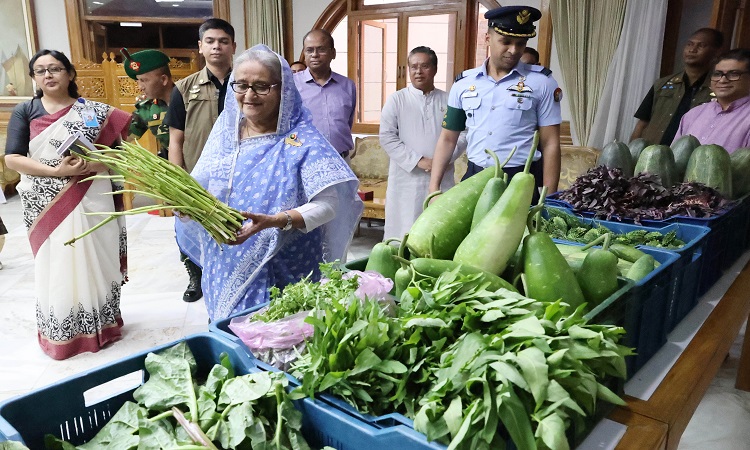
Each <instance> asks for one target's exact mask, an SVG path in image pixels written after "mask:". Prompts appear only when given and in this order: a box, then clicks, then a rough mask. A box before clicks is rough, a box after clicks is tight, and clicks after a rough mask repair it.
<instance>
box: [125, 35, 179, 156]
mask: <svg viewBox="0 0 750 450" xmlns="http://www.w3.org/2000/svg"><path fill="white" fill-rule="evenodd" d="M120 52H121V53H122V55H123V56H124V57H125V59H124V61H123V67H124V68H125V73H127V74H128V76H129V77H130V78H132V79H134V80H136V81H137V82H138V88H139V89H140V90H141V92H143V94H144V96H145V97H146V99H145V100H141V101H139V102H137V103H136V104H135V111H134V112H133V119H132V120H131V122H130V134H131V135H133V136H135V137H138V138H139V137H141V136H143V134H144V133H145V132H146V131H147V130H150V131H151V133H152V134H153V135H154V136H156V142H157V143H158V144H159V156H161V157H162V158H167V154H168V151H169V127H168V126H167V125H166V124H164V123H163V120H164V115H165V114H166V113H167V107H168V106H169V98H170V95H171V94H172V89H173V88H174V82H173V81H172V73H171V72H170V70H169V56H167V55H165V54H164V53H162V52H160V51H158V50H143V51H140V52H137V53H133V54H130V53H129V52H128V49H126V48H123V49H122V50H120Z"/></svg>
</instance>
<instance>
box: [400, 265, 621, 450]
mask: <svg viewBox="0 0 750 450" xmlns="http://www.w3.org/2000/svg"><path fill="white" fill-rule="evenodd" d="M450 276H451V275H448V274H447V277H450ZM443 281H444V280H438V281H437V282H436V285H438V284H440V283H442V282H443ZM421 283H422V284H423V288H424V281H422V282H421ZM443 285H444V284H443ZM422 290H423V289H422ZM496 294H501V295H489V294H483V296H484V297H485V299H484V300H483V301H482V302H476V301H475V300H472V301H471V302H470V303H471V304H472V307H473V308H475V312H474V313H472V314H471V315H470V316H469V321H468V323H467V324H466V325H465V326H464V327H462V331H463V333H462V334H461V335H460V336H459V337H458V339H456V340H455V341H454V343H453V344H452V345H450V346H449V347H448V348H447V349H446V351H445V352H444V353H443V355H442V356H441V358H440V365H439V366H438V367H435V368H433V369H432V371H433V374H434V376H433V382H432V385H431V388H430V391H429V392H428V393H427V395H425V396H424V397H423V398H422V399H421V400H420V405H421V408H420V410H419V411H418V412H417V414H416V417H415V419H414V427H415V429H416V430H418V431H420V432H422V433H424V434H425V435H427V438H428V439H429V440H438V441H440V442H443V443H445V444H447V445H448V448H449V449H472V450H473V449H498V448H500V449H502V448H505V444H506V441H507V440H508V439H510V440H512V441H513V442H514V444H515V445H516V447H517V448H519V449H536V448H542V449H545V448H549V449H568V448H569V442H570V441H575V439H576V437H577V435H579V434H581V433H583V432H584V431H585V430H586V426H587V423H586V419H587V418H589V417H591V416H593V415H595V413H596V409H597V401H598V400H604V401H606V402H611V403H615V404H623V403H622V400H621V399H619V397H618V396H617V395H616V394H614V393H613V391H612V390H611V389H610V388H609V387H607V386H606V385H605V384H603V383H604V382H605V380H613V379H614V378H615V377H621V378H624V376H625V363H624V357H625V356H626V355H629V354H631V350H630V349H628V348H626V347H623V346H621V345H618V344H617V342H618V340H619V339H620V337H621V336H622V334H624V330H623V329H622V328H618V327H612V326H607V325H593V324H588V323H586V321H585V320H584V319H583V308H582V307H579V308H577V309H576V310H575V311H574V312H573V313H572V314H571V313H570V312H569V309H568V308H567V307H566V306H565V305H564V304H563V303H561V302H559V301H557V302H553V303H549V302H537V301H534V300H531V299H526V298H524V297H522V296H521V295H519V294H516V293H513V292H510V291H504V292H501V291H499V292H498V293H496ZM487 298H489V299H492V300H491V301H487ZM456 307H458V304H457V305H456ZM456 312H458V310H456ZM476 312H481V315H480V316H479V319H477V316H476V315H475V314H476Z"/></svg>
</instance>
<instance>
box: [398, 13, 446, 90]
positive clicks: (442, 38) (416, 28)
mask: <svg viewBox="0 0 750 450" xmlns="http://www.w3.org/2000/svg"><path fill="white" fill-rule="evenodd" d="M407 24H408V37H407V48H408V51H411V50H412V49H413V48H414V47H418V46H422V45H424V46H427V47H430V48H431V49H432V50H434V51H435V54H437V57H438V71H437V74H436V75H435V87H436V88H438V89H442V90H444V91H448V89H450V85H451V84H452V83H453V69H454V66H455V60H454V55H455V42H456V38H455V37H456V13H445V14H430V15H420V16H409V17H408V21H407ZM405 64H406V62H405ZM407 74H408V71H407ZM407 83H408V84H411V80H409V79H408V76H407Z"/></svg>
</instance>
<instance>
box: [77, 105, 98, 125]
mask: <svg viewBox="0 0 750 450" xmlns="http://www.w3.org/2000/svg"><path fill="white" fill-rule="evenodd" d="M81 119H83V125H84V126H86V127H87V128H97V127H98V126H99V121H98V120H96V113H95V112H94V110H93V109H91V108H84V109H82V110H81Z"/></svg>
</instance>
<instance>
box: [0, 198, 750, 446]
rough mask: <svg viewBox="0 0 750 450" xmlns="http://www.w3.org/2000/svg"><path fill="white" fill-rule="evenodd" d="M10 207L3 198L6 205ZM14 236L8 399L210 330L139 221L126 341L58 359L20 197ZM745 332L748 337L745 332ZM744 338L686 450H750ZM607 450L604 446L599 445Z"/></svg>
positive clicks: (7, 261)
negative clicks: (742, 373)
mask: <svg viewBox="0 0 750 450" xmlns="http://www.w3.org/2000/svg"><path fill="white" fill-rule="evenodd" d="M0 201H2V199H0ZM0 216H1V217H2V218H3V221H4V222H5V225H6V227H7V228H8V231H9V233H8V234H7V235H6V238H7V239H6V243H5V247H4V248H3V249H2V251H0V261H1V262H2V264H3V266H4V268H3V269H2V270H0V348H1V349H2V351H0V401H2V400H5V399H7V398H10V397H13V396H16V395H20V394H23V393H26V392H29V391H31V390H34V389H37V388H40V387H42V386H45V385H48V384H51V383H54V382H56V381H58V380H60V379H62V378H65V377H68V376H71V375H74V374H76V373H79V372H83V371H85V370H87V369H91V368H94V367H98V366H101V365H105V364H108V363H110V362H111V361H114V360H117V359H120V358H123V357H126V356H129V355H131V354H133V353H135V352H137V351H142V350H145V349H148V348H151V347H154V346H156V345H159V344H163V343H168V342H171V341H174V340H176V339H179V338H181V337H182V336H186V335H189V334H193V333H196V332H202V331H207V329H208V327H207V317H208V316H207V314H206V309H205V305H204V304H203V302H202V301H198V302H195V303H185V302H183V301H182V292H183V290H184V289H185V286H186V285H187V274H186V273H185V270H184V268H183V266H182V264H181V263H180V261H179V259H178V254H177V253H178V252H177V246H176V244H175V241H174V237H173V236H174V235H173V231H172V221H173V219H171V218H161V217H158V216H152V215H146V214H144V215H139V216H131V217H128V219H127V224H128V242H129V250H128V264H129V278H130V281H129V282H128V283H127V284H126V285H125V286H124V287H123V291H122V305H121V307H122V317H123V320H124V321H125V327H124V328H123V339H122V340H121V341H119V342H116V343H115V344H114V345H112V346H110V347H108V348H106V349H104V350H101V351H99V352H97V353H86V354H82V355H78V356H75V357H73V358H70V359H67V360H65V361H55V360H52V359H50V358H49V357H47V356H46V355H45V354H44V353H42V351H41V350H40V349H39V346H38V345H37V340H36V323H35V315H34V288H33V286H34V263H33V259H32V256H31V250H30V247H29V243H28V240H27V238H26V231H25V229H24V227H23V224H22V218H21V203H20V200H19V197H18V196H17V195H15V196H12V197H10V198H8V199H7V203H4V204H0ZM381 238H382V227H379V226H373V227H369V226H368V225H367V224H365V223H364V222H363V224H362V226H361V230H360V233H359V235H358V236H357V237H355V239H354V241H353V243H352V246H351V248H350V254H349V259H353V258H358V257H361V256H364V255H367V254H368V253H369V250H370V249H371V248H372V246H373V245H374V244H375V243H376V242H378V241H379V240H380V239H381ZM743 333H744V332H743ZM742 336H743V334H741V335H740V336H739V338H738V339H737V341H736V342H735V345H734V346H733V347H732V351H731V353H730V355H729V357H728V358H727V360H726V361H725V363H724V366H723V367H722V369H721V371H720V373H719V374H718V375H717V377H716V378H715V380H714V381H713V384H712V385H711V388H710V389H709V391H708V393H707V394H706V396H705V397H704V399H703V401H702V402H701V404H700V406H699V407H698V410H697V411H696V413H695V415H694V416H693V420H692V421H691V422H690V425H689V426H688V428H687V430H686V431H685V433H684V434H683V438H682V441H681V442H680V446H679V448H680V449H684V450H688V449H690V450H693V449H695V450H697V449H701V450H704V449H711V450H713V449H717V450H723V449H727V450H729V449H732V450H737V449H750V393H746V392H741V391H738V390H736V389H734V374H735V373H736V366H737V360H738V358H739V350H740V344H741V339H742ZM596 448H602V447H596Z"/></svg>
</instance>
